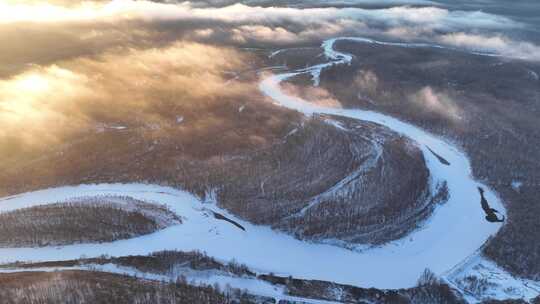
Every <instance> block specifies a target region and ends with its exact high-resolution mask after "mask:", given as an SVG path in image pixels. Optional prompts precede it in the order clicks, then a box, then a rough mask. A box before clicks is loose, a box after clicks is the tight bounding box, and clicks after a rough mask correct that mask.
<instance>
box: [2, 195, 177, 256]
mask: <svg viewBox="0 0 540 304" xmlns="http://www.w3.org/2000/svg"><path fill="white" fill-rule="evenodd" d="M103 199H104V198H102V197H97V198H85V201H84V202H83V201H78V202H65V203H55V204H50V205H40V206H34V207H29V208H23V209H17V210H14V211H10V212H4V213H0V246H1V247H24V246H29V247H35V246H55V245H67V244H73V243H88V242H111V241H115V240H119V239H128V238H132V237H135V236H140V235H144V234H148V233H152V232H155V231H157V230H159V229H163V228H165V227H167V226H169V225H172V224H174V223H180V218H178V217H177V216H176V215H175V214H174V213H172V212H171V211H168V210H166V209H163V207H160V206H154V205H152V204H148V203H142V202H136V204H135V203H126V204H121V203H118V202H115V201H114V200H112V201H111V198H108V199H109V200H108V201H103ZM114 199H116V200H118V199H122V198H120V197H115V198H114Z"/></svg>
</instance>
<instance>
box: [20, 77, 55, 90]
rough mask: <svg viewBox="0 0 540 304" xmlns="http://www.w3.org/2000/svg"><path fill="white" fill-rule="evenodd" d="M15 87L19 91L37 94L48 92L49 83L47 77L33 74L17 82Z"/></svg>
mask: <svg viewBox="0 0 540 304" xmlns="http://www.w3.org/2000/svg"><path fill="white" fill-rule="evenodd" d="M14 87H15V88H16V89H19V90H23V91H27V92H28V91H29V92H34V93H36V92H40V91H45V90H47V89H48V88H49V83H48V81H47V79H45V77H42V76H40V75H37V74H31V75H28V76H26V77H24V78H22V79H19V80H18V81H16V82H15V83H14Z"/></svg>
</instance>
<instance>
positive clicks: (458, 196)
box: [259, 37, 539, 297]
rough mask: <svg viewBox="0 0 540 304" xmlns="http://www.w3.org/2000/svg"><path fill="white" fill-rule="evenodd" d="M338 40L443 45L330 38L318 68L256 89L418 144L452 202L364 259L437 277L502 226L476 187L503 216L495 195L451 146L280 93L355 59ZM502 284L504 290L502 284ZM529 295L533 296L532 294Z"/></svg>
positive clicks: (389, 121) (386, 119)
mask: <svg viewBox="0 0 540 304" xmlns="http://www.w3.org/2000/svg"><path fill="white" fill-rule="evenodd" d="M339 40H349V41H356V42H360V43H371V44H380V45H391V46H400V47H422V48H425V47H427V48H445V47H444V46H440V45H432V44H418V43H413V44H411V43H394V42H381V41H376V40H372V39H366V38H359V37H340V38H334V39H329V40H327V41H325V42H323V44H322V48H323V49H324V52H325V55H326V57H327V58H328V59H329V62H328V63H323V64H317V65H315V66H312V67H308V68H304V69H301V70H298V71H294V72H290V73H285V74H279V75H273V76H270V77H268V78H266V79H264V80H263V81H262V82H261V83H260V86H259V88H260V90H261V91H262V92H263V93H264V94H265V95H266V96H268V97H270V98H271V99H272V101H273V102H274V103H276V104H278V105H280V106H284V107H287V108H289V109H292V110H296V111H299V112H301V113H304V114H305V115H307V116H311V115H313V114H328V115H336V116H341V117H348V118H353V119H358V120H363V121H369V122H374V123H378V124H381V125H384V126H386V127H388V128H390V129H392V130H393V131H395V132H398V133H401V134H403V135H405V136H407V137H409V138H411V139H412V140H414V141H415V142H416V143H417V144H418V145H419V147H420V148H421V149H422V151H423V154H424V158H425V159H426V165H427V167H428V169H429V171H430V173H431V178H432V179H433V180H432V183H431V184H432V187H433V185H437V184H438V183H439V182H442V181H446V182H447V185H448V189H449V194H450V199H449V201H448V202H447V203H446V204H444V205H443V206H440V207H438V208H437V209H436V211H435V213H434V214H433V215H432V217H431V218H430V219H429V221H428V222H427V223H426V224H425V225H424V226H423V227H422V229H419V230H416V231H414V232H413V233H411V234H410V235H409V236H407V237H406V238H404V239H402V240H398V241H394V242H392V243H390V244H388V245H385V246H383V247H379V248H376V249H372V250H369V251H366V252H365V258H366V260H364V261H369V263H370V265H373V264H371V263H372V261H371V258H369V257H368V256H370V255H371V254H374V253H379V254H380V255H381V256H382V255H384V256H385V258H388V259H389V263H390V264H388V265H387V266H390V265H392V266H394V265H393V264H392V262H391V261H395V260H397V261H400V264H401V265H396V266H395V267H396V268H394V269H395V270H396V271H398V272H399V273H400V275H405V276H407V277H408V278H409V279H411V278H412V276H408V274H410V273H415V274H418V271H419V270H420V269H421V268H430V269H431V270H432V271H435V272H436V273H438V274H443V273H444V269H445V268H446V269H451V267H452V266H451V265H456V264H459V263H460V262H461V261H464V260H468V256H469V255H470V254H471V253H473V252H475V251H476V250H477V249H478V248H480V247H481V246H482V245H483V244H484V243H485V242H486V240H487V239H488V238H489V237H490V236H491V235H494V234H495V233H496V232H497V231H498V230H499V228H500V227H501V225H502V224H501V223H491V222H488V221H486V220H485V219H484V216H485V214H484V213H483V211H482V209H481V206H480V204H479V200H480V196H479V193H478V187H482V188H484V189H485V190H487V191H486V194H487V195H486V198H487V200H488V201H489V203H490V205H491V207H492V208H495V209H497V210H499V212H500V213H501V214H505V213H506V211H505V209H504V206H503V205H502V203H501V201H500V199H499V198H498V196H497V195H496V194H495V192H493V191H492V190H491V189H489V188H488V187H487V186H485V185H483V184H481V183H480V182H478V181H475V180H474V179H473V177H472V171H471V166H470V162H469V159H468V157H467V156H466V155H465V153H464V152H463V151H462V150H461V149H460V148H459V147H457V146H456V145H455V144H453V143H451V142H449V141H447V140H444V139H442V138H438V137H436V136H435V135H433V134H430V133H429V132H426V131H424V130H422V129H420V128H418V127H416V126H413V125H411V124H409V123H406V122H403V121H401V120H398V119H396V118H393V117H391V116H388V115H384V114H381V113H377V112H373V111H364V110H360V109H341V108H330V107H324V106H320V105H317V104H315V103H311V102H310V101H309V100H303V99H301V98H299V97H297V96H289V95H287V93H285V92H284V91H283V90H281V87H280V83H281V82H283V81H286V80H288V79H290V78H293V77H295V76H298V75H302V74H310V75H312V77H313V83H314V85H315V86H317V85H318V84H319V83H320V75H321V72H322V70H323V69H325V68H328V67H331V66H334V65H342V64H349V63H350V62H351V61H352V60H353V56H352V55H351V54H347V53H343V52H339V51H337V50H335V49H334V44H335V43H336V41H339ZM474 54H476V55H486V56H496V55H494V54H490V53H481V52H474ZM430 149H431V151H433V152H435V153H436V154H437V155H439V156H441V157H443V158H444V159H445V160H446V161H448V162H449V163H450V164H449V165H447V164H443V163H442V162H441V161H439V160H438V159H437V157H436V156H435V155H434V154H433V153H431V151H430ZM483 261H484V264H487V263H489V265H490V267H491V269H492V270H494V271H495V270H496V272H497V273H499V274H501V276H503V277H511V276H510V275H509V274H508V273H506V272H505V271H504V270H503V269H501V268H500V267H498V266H497V265H496V264H495V263H493V262H489V261H487V260H486V259H483ZM378 266H379V267H380V269H386V267H385V266H384V265H378ZM390 269H391V268H390ZM389 275H391V274H389ZM390 280H391V279H390ZM519 282H523V281H519ZM517 285H519V284H517ZM502 286H503V287H504V284H502ZM513 290H517V291H516V294H521V296H522V297H527V296H528V295H530V293H531V292H530V291H531V289H530V288H525V289H519V288H513ZM525 290H528V292H529V294H526V293H525ZM520 292H521V293H520ZM532 293H533V294H534V292H532ZM538 293H539V291H538V290H536V295H538ZM516 294H515V295H514V296H513V297H521V296H516Z"/></svg>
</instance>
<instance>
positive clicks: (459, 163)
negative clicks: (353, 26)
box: [0, 38, 521, 297]
mask: <svg viewBox="0 0 540 304" xmlns="http://www.w3.org/2000/svg"><path fill="white" fill-rule="evenodd" d="M342 39H350V38H342ZM336 40H337V39H333V40H329V41H326V42H325V43H324V44H323V47H324V49H325V53H326V56H327V57H328V58H329V59H330V60H331V61H330V62H329V63H326V64H319V65H317V66H314V67H311V68H306V69H303V70H301V71H296V72H293V73H287V74H281V75H275V76H271V77H269V78H266V79H265V80H263V81H262V82H261V84H260V89H261V91H262V92H264V93H265V94H266V95H267V96H269V97H271V98H272V99H273V101H274V102H276V103H278V104H279V105H282V106H285V107H287V108H290V109H293V110H297V111H300V112H302V113H304V114H306V115H312V114H316V113H320V114H329V115H337V116H342V117H348V118H353V119H359V120H364V121H370V122H375V123H379V124H381V125H384V126H386V127H388V128H390V129H392V130H394V131H396V132H398V133H401V134H403V135H405V136H407V137H409V138H411V139H412V140H414V141H415V142H417V143H418V145H419V147H420V148H421V149H422V151H423V154H424V157H425V160H426V165H427V167H428V169H429V170H430V173H431V177H432V179H433V180H432V183H431V184H432V187H436V185H437V184H438V183H439V182H443V181H446V182H447V185H448V190H449V194H450V198H449V200H448V202H447V203H445V204H444V205H442V206H439V207H437V209H436V210H435V212H434V213H433V215H432V216H431V218H430V219H429V220H428V221H427V222H425V223H424V226H423V227H422V228H421V229H418V230H416V231H414V232H412V233H411V234H409V235H408V236H407V237H406V238H403V239H400V240H397V241H393V242H390V243H388V244H386V245H384V246H380V247H376V248H370V249H365V250H363V251H351V250H347V249H344V248H340V247H336V246H331V245H324V244H313V243H308V242H304V241H300V240H297V239H295V238H293V237H291V236H289V235H286V234H283V233H279V232H276V231H273V230H272V229H270V228H268V227H263V226H255V225H252V224H250V223H248V222H246V221H243V220H241V219H238V218H236V217H235V216H234V215H232V214H230V213H228V212H226V211H225V210H221V209H220V208H218V207H217V206H216V204H215V201H206V202H202V201H200V200H199V199H198V198H196V197H195V196H193V195H191V194H189V193H187V192H185V191H180V190H176V189H172V188H169V187H162V186H157V185H146V184H100V185H80V186H73V187H61V188H55V189H45V190H41V191H36V192H30V193H25V194H21V195H17V196H13V197H8V198H4V199H0V212H6V211H10V210H15V209H18V208H24V207H30V206H35V205H39V204H43V203H56V202H61V201H66V200H69V199H71V198H74V197H80V196H98V195H125V196H130V197H132V198H134V199H139V200H143V201H146V202H156V203H160V204H166V205H167V206H168V207H169V208H170V210H172V211H173V212H175V213H176V214H178V215H179V216H181V217H182V222H183V224H182V225H176V226H173V227H169V228H166V229H164V230H161V231H158V232H155V233H153V234H150V235H145V236H141V237H136V238H133V239H129V240H120V241H115V242H111V243H102V244H79V245H69V246H63V247H44V248H5V249H0V262H13V261H34V262H36V261H50V260H70V259H77V258H79V257H80V256H83V255H84V256H86V257H97V256H100V255H103V254H107V255H111V256H125V255H145V254H149V253H152V252H156V251H161V250H174V249H176V250H182V251H192V250H199V251H204V252H206V253H207V254H208V255H209V256H212V257H215V258H217V259H219V260H221V261H231V260H233V259H234V260H236V261H237V262H239V263H243V264H246V265H247V266H248V267H250V268H251V269H254V270H255V271H257V272H260V273H269V272H274V273H276V274H282V275H292V276H294V277H296V278H303V279H318V280H325V281H333V282H337V283H342V284H351V285H356V286H362V287H376V288H406V287H412V286H414V285H415V283H416V280H417V279H418V277H419V276H420V274H421V273H422V272H423V271H424V269H425V268H429V269H431V270H432V271H434V272H435V273H437V274H441V275H443V274H446V272H447V271H449V270H450V269H455V266H456V265H461V264H460V263H462V262H463V261H464V260H467V257H468V256H469V255H470V254H471V253H474V252H476V250H477V249H478V248H480V247H481V246H482V245H483V244H484V243H485V241H486V240H487V239H488V238H489V237H490V236H492V235H494V234H495V233H496V232H497V231H498V230H499V228H500V227H501V225H502V224H501V223H490V222H488V221H486V220H485V219H484V216H485V214H484V212H483V210H482V208H481V206H480V196H479V193H478V190H477V187H479V186H480V187H483V188H484V189H486V193H485V196H486V198H487V200H488V201H489V203H490V205H491V207H493V208H495V209H498V210H499V211H500V212H501V213H502V214H504V213H505V210H504V207H503V206H502V204H501V202H500V200H499V198H498V197H497V195H496V194H495V193H494V192H493V191H491V190H490V189H488V188H487V187H486V186H485V185H482V184H481V183H479V182H478V181H475V180H474V179H473V177H472V175H471V167H470V163H469V160H468V158H467V156H466V155H465V154H464V153H463V152H462V151H461V150H460V149H459V148H458V147H457V146H455V145H453V144H452V143H449V142H447V141H445V140H443V139H440V138H437V137H436V136H434V135H432V134H429V133H428V132H425V131H423V130H421V129H419V128H417V127H415V126H413V125H411V124H408V123H405V122H403V121H400V120H398V119H395V118H392V117H390V116H386V115H384V114H380V113H376V112H371V111H363V110H358V109H340V108H327V107H322V106H318V105H314V104H312V103H310V102H309V101H306V100H302V99H299V98H297V97H294V96H289V95H287V94H286V93H284V92H283V91H282V90H281V88H280V82H282V81H284V80H287V79H289V78H291V77H294V76H296V75H300V74H305V73H309V74H311V75H313V76H314V77H315V83H316V84H317V83H318V76H319V75H320V73H321V71H322V70H323V69H324V68H326V67H329V66H331V65H335V64H347V63H348V62H350V61H351V60H352V56H350V55H348V54H344V53H340V52H338V51H335V50H334V49H333V45H334V42H335V41H336ZM362 42H363V43H365V42H366V41H362ZM368 42H369V41H368ZM336 127H338V126H336ZM430 149H431V150H432V151H434V152H435V153H437V155H440V156H441V157H443V158H444V159H445V160H447V161H448V162H449V163H450V164H449V165H447V164H444V163H442V162H441V161H439V159H437V157H436V156H435V155H434V154H433V153H432V152H431V151H430ZM211 211H215V212H218V213H220V214H223V215H225V216H226V217H227V218H230V219H232V220H234V221H236V222H238V223H239V224H241V225H242V226H243V227H245V228H246V229H245V231H243V230H241V229H239V228H238V227H236V226H235V225H232V224H231V223H229V222H227V221H223V220H218V219H216V218H215V217H214V216H213V213H212V212H211ZM489 265H490V267H491V269H495V270H496V272H498V273H502V274H504V275H507V274H505V272H504V271H503V270H502V269H500V268H499V267H497V266H496V265H495V264H493V263H491V264H489ZM460 269H461V268H460ZM467 269H468V270H463V271H464V273H465V272H470V271H471V270H470V269H473V271H476V268H474V267H472V268H467ZM454 273H455V272H453V274H454ZM457 273H458V274H460V273H461V272H460V271H458V272H457ZM452 278H454V277H449V280H450V281H452V280H453V279H452ZM516 282H517V281H516ZM520 282H521V281H520ZM456 285H457V284H456ZM516 290H519V288H517V289H516ZM517 297H519V296H517Z"/></svg>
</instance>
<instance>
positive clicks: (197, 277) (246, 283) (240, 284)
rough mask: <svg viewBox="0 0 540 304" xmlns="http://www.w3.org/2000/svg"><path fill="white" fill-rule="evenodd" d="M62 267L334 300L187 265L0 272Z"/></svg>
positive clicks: (322, 303)
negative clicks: (170, 270)
mask: <svg viewBox="0 0 540 304" xmlns="http://www.w3.org/2000/svg"><path fill="white" fill-rule="evenodd" d="M65 270H84V271H102V272H109V273H116V274H121V275H128V276H133V277H137V278H141V279H144V280H152V281H161V282H171V281H173V282H174V281H175V280H176V279H177V277H178V275H180V274H181V275H182V276H183V277H184V278H185V279H186V282H187V283H188V284H190V285H195V286H197V285H199V286H200V285H212V286H216V285H217V286H219V288H220V289H221V290H222V291H224V292H227V291H228V289H229V288H234V289H240V290H242V291H244V290H246V291H248V292H249V293H250V294H253V295H257V296H264V297H270V298H273V299H275V300H276V303H277V302H279V301H280V300H287V301H291V302H295V301H296V302H299V303H310V304H331V303H336V302H332V301H324V300H315V299H308V298H302V297H294V296H289V295H287V294H286V291H285V289H284V288H283V287H282V286H278V285H272V284H270V283H269V282H266V281H263V280H260V279H257V278H253V277H241V276H231V275H228V274H225V273H223V272H219V271H215V270H210V271H197V270H193V269H189V268H185V269H179V271H178V272H177V273H175V274H171V275H168V274H167V275H165V274H155V273H148V272H142V271H139V270H137V269H135V268H133V267H124V266H119V265H116V264H113V263H108V264H87V265H81V266H73V267H36V268H25V269H24V270H21V269H17V268H3V269H0V273H13V272H21V271H23V272H33V271H43V272H54V271H65Z"/></svg>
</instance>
